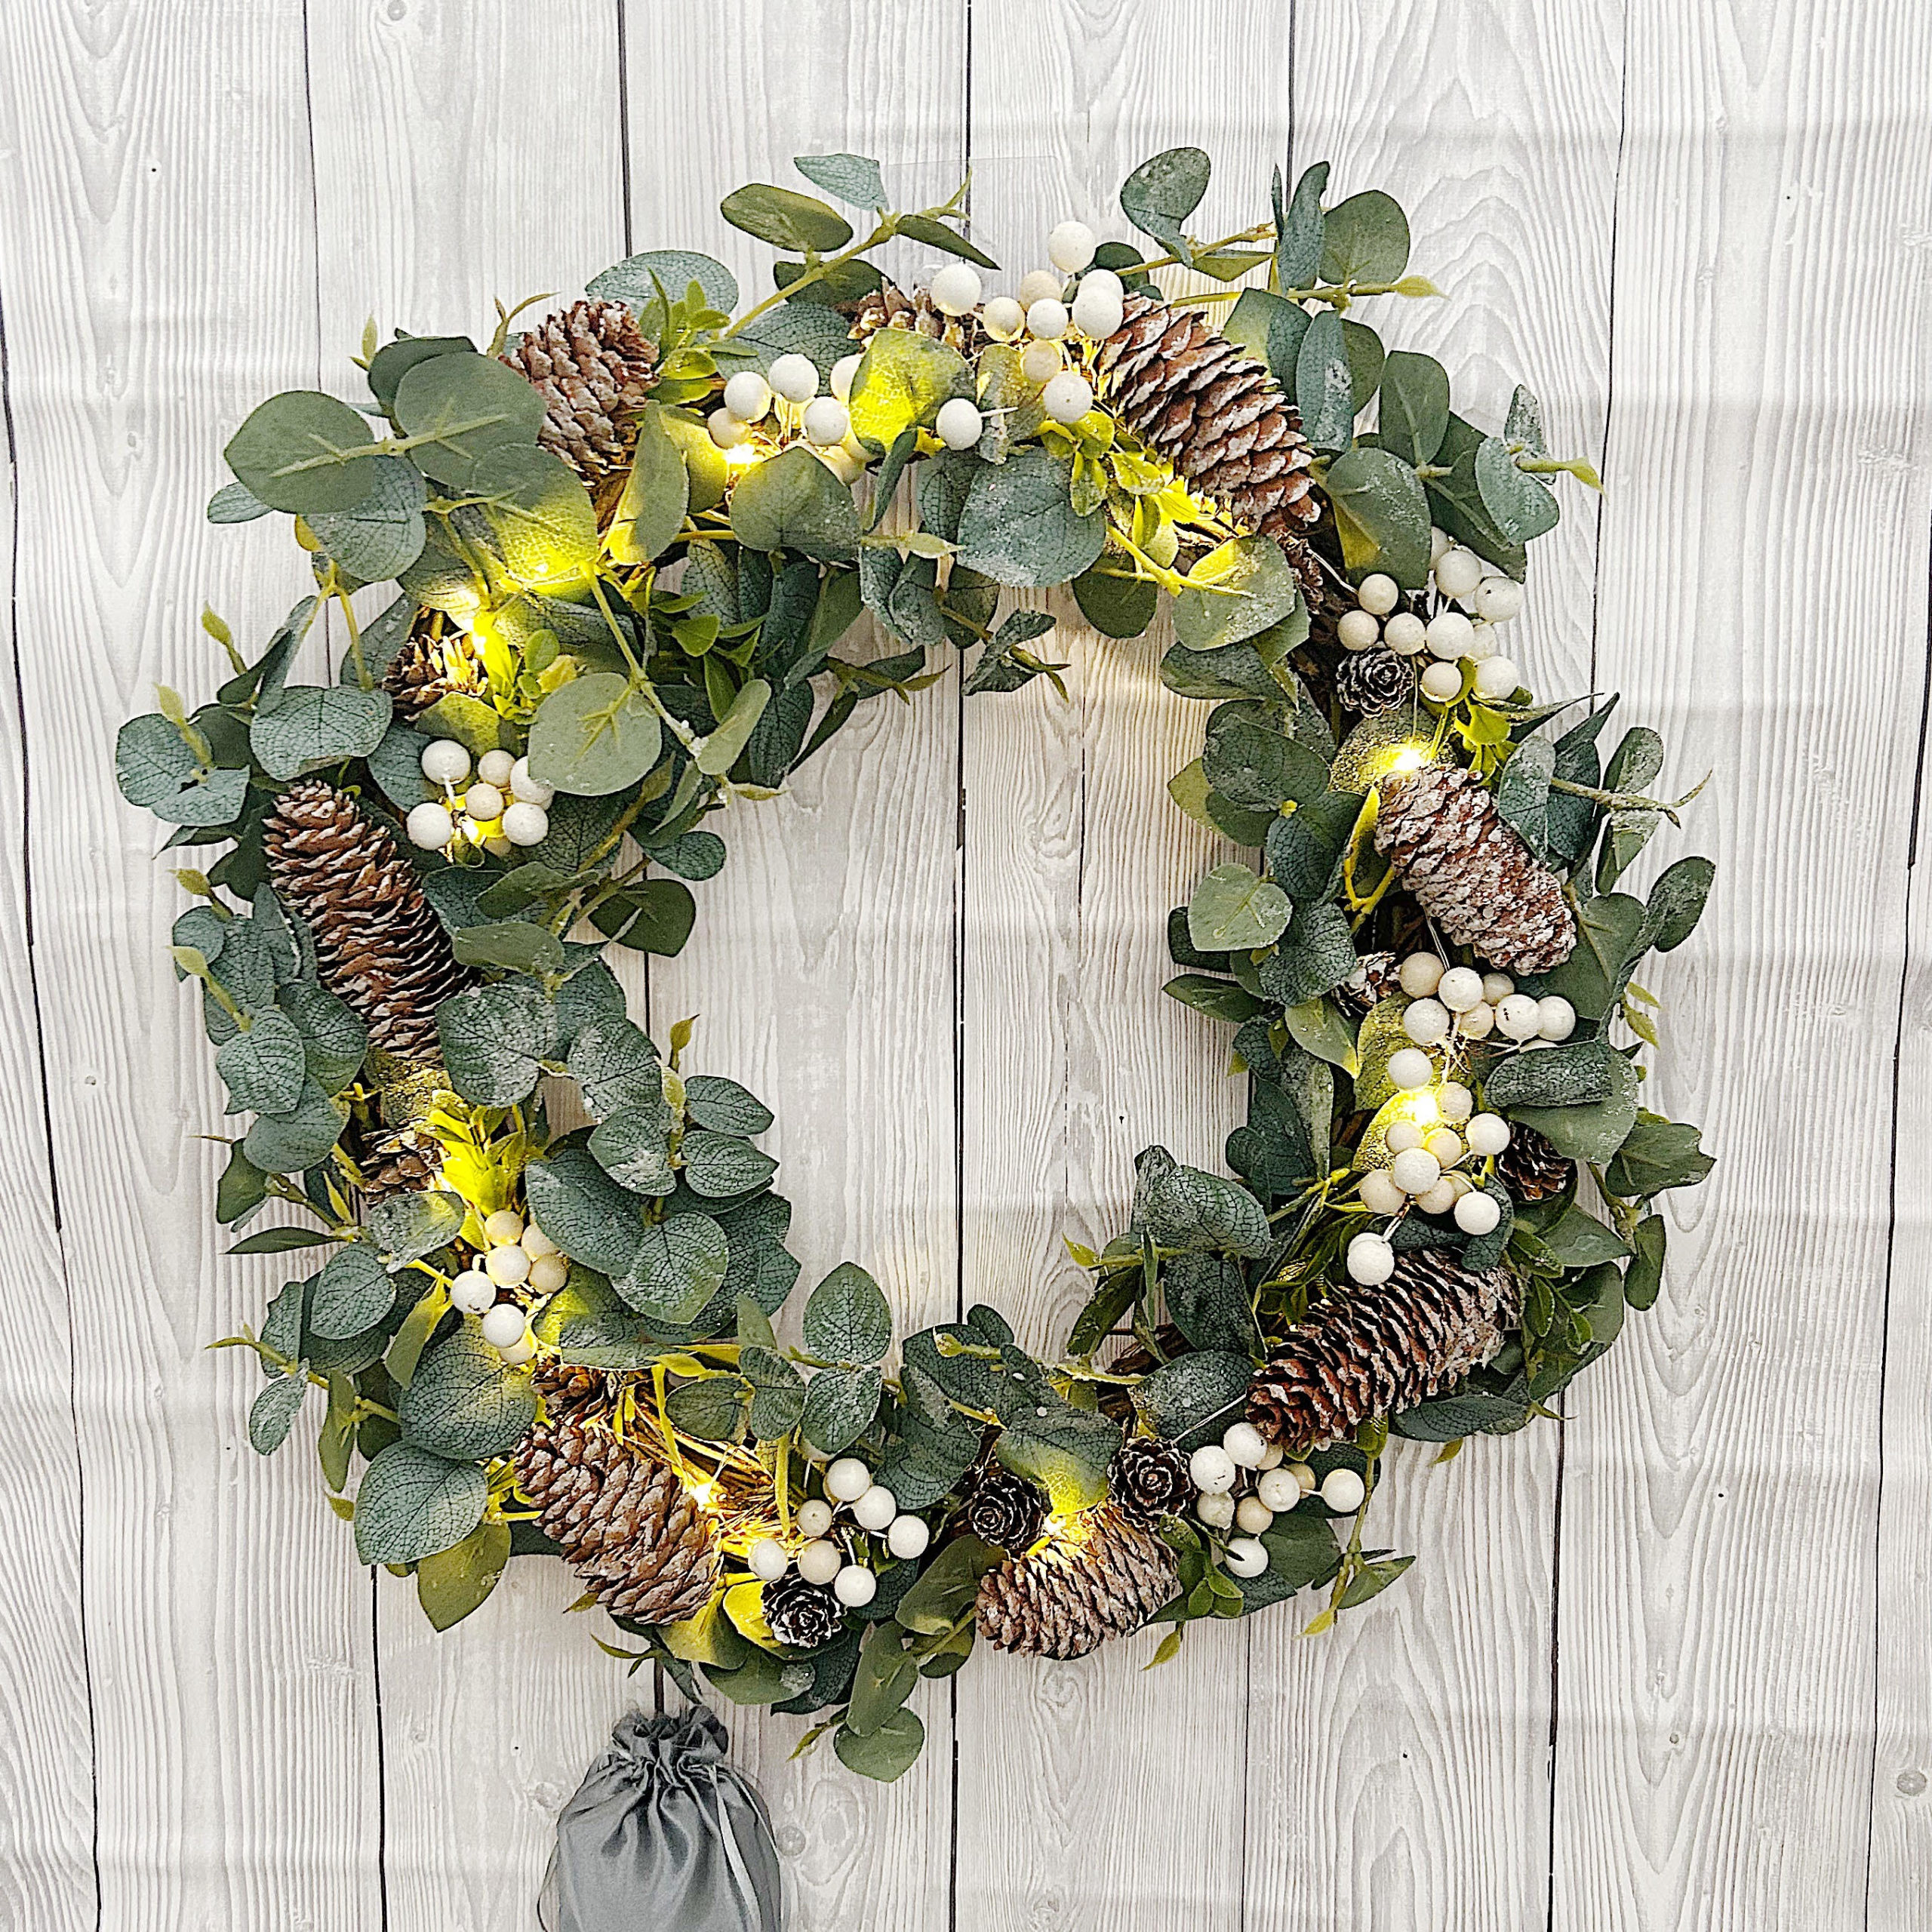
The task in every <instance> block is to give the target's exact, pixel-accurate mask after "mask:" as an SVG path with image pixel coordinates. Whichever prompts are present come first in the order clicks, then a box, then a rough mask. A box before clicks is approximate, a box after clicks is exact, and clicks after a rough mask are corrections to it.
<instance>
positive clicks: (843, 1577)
mask: <svg viewBox="0 0 1932 1932" xmlns="http://www.w3.org/2000/svg"><path fill="white" fill-rule="evenodd" d="M832 1595H834V1596H835V1597H836V1598H838V1601H840V1602H841V1603H842V1604H844V1606H845V1607H846V1608H847V1609H848V1610H863V1608H864V1607H865V1606H866V1604H869V1603H870V1602H871V1601H872V1598H874V1597H875V1596H877V1595H878V1578H877V1577H875V1576H874V1575H873V1574H872V1572H871V1571H869V1570H868V1569H867V1568H866V1567H865V1565H864V1564H863V1563H848V1564H846V1566H845V1567H844V1569H842V1570H841V1571H839V1573H838V1575H837V1576H835V1577H833V1578H832Z"/></svg>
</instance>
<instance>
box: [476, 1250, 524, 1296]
mask: <svg viewBox="0 0 1932 1932" xmlns="http://www.w3.org/2000/svg"><path fill="white" fill-rule="evenodd" d="M483 1272H484V1273H485V1274H486V1275H488V1276H489V1278H491V1281H494V1282H495V1283H496V1284H497V1287H500V1288H514V1287H517V1286H518V1284H520V1283H521V1282H524V1281H528V1280H529V1278H530V1257H529V1256H528V1255H527V1254H525V1253H524V1251H523V1250H522V1249H521V1248H520V1247H493V1248H491V1251H490V1252H489V1253H488V1254H487V1255H485V1257H483Z"/></svg>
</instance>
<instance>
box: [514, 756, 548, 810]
mask: <svg viewBox="0 0 1932 1932" xmlns="http://www.w3.org/2000/svg"><path fill="white" fill-rule="evenodd" d="M556 795H557V788H556V786H554V785H546V784H545V783H544V782H543V780H542V779H540V778H538V777H534V776H533V775H532V774H531V769H530V761H529V759H528V758H518V760H517V761H516V762H515V764H513V765H512V766H511V767H510V796H511V797H512V798H520V799H521V800H522V801H523V802H524V803H525V804H526V805H547V804H549V803H550V801H552V799H553V798H555V797H556Z"/></svg>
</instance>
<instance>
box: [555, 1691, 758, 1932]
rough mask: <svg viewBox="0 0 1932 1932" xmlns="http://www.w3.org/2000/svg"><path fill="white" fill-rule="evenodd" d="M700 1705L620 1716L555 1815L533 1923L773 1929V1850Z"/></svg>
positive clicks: (658, 1931) (631, 1929) (718, 1728)
mask: <svg viewBox="0 0 1932 1932" xmlns="http://www.w3.org/2000/svg"><path fill="white" fill-rule="evenodd" d="M725 1743H726V1739H725V1735H724V1726H723V1725H722V1724H720V1723H719V1722H718V1720H717V1718H715V1717H714V1716H713V1715H712V1713H711V1712H709V1711H708V1710H706V1709H705V1708H704V1706H703V1705H701V1704H697V1705H694V1706H692V1707H691V1709H689V1710H688V1711H686V1712H684V1714H683V1715H681V1716H679V1717H662V1718H653V1717H646V1716H645V1714H644V1713H643V1712H641V1711H632V1712H630V1713H629V1715H626V1716H625V1717H623V1718H620V1719H619V1721H618V1723H617V1729H616V1730H614V1731H613V1732H612V1733H611V1748H610V1749H608V1751H606V1752H605V1753H604V1755H602V1756H601V1758H598V1761H596V1763H595V1764H592V1766H591V1767H590V1769H589V1771H588V1772H587V1773H586V1774H585V1777H584V1780H583V1783H582V1784H580V1786H578V1787H577V1792H576V1794H575V1795H574V1796H573V1797H572V1798H571V1801H570V1802H569V1803H568V1804H566V1805H565V1807H564V1808H563V1811H562V1813H561V1815H560V1816H559V1817H558V1820H557V1849H556V1850H555V1853H554V1854H552V1857H551V1860H550V1869H549V1871H548V1872H546V1874H545V1875H544V1879H543V1892H542V1894H541V1896H540V1897H539V1899H538V1900H537V1923H538V1924H539V1925H540V1926H541V1927H543V1932H782V1927H783V1918H782V1915H781V1910H780V1900H781V1880H780V1872H779V1868H778V1848H777V1846H776V1845H775V1844H774V1843H773V1842H772V1838H771V1820H769V1819H768V1817H766V1816H765V1811H764V1805H763V1804H761V1802H760V1801H759V1799H758V1793H757V1792H755V1791H754V1790H753V1789H752V1786H751V1785H750V1783H749V1782H748V1781H747V1780H746V1778H745V1777H744V1775H743V1773H742V1772H740V1770H738V1769H737V1767H735V1766H734V1765H732V1764H728V1763H727V1762H726V1761H725V1758H724V1749H725Z"/></svg>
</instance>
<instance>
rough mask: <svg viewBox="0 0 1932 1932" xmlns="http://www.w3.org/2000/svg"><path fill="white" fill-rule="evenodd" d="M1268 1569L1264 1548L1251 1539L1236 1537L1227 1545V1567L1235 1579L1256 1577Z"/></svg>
mask: <svg viewBox="0 0 1932 1932" xmlns="http://www.w3.org/2000/svg"><path fill="white" fill-rule="evenodd" d="M1228 1567H1229V1570H1230V1571H1232V1572H1233V1573H1234V1574H1235V1576H1237V1577H1258V1576H1260V1574H1261V1573H1262V1571H1264V1570H1265V1569H1266V1568H1267V1567H1268V1552H1267V1549H1266V1546H1264V1545H1263V1544H1261V1543H1257V1542H1256V1541H1255V1540H1254V1537H1235V1540H1233V1542H1232V1543H1229V1545H1228Z"/></svg>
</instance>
